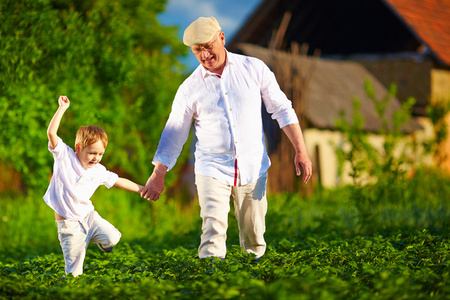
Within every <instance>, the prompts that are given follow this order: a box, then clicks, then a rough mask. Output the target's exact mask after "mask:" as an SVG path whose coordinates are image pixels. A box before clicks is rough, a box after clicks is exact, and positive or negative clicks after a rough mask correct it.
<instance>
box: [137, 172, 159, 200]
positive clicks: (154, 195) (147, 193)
mask: <svg viewBox="0 0 450 300" xmlns="http://www.w3.org/2000/svg"><path fill="white" fill-rule="evenodd" d="M163 190H164V176H160V175H157V174H156V173H155V172H153V173H152V175H151V176H150V177H149V178H148V180H147V183H146V184H145V186H144V188H143V189H142V190H141V197H142V198H145V199H147V200H149V201H156V200H158V199H159V197H160V196H161V193H162V192H163Z"/></svg>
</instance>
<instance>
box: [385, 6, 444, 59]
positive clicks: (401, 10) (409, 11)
mask: <svg viewBox="0 0 450 300" xmlns="http://www.w3.org/2000/svg"><path fill="white" fill-rule="evenodd" d="M385 1H386V2H387V3H389V4H390V5H391V7H392V8H393V9H394V11H396V12H397V13H398V15H399V16H400V17H401V18H402V19H403V20H404V21H405V22H406V23H407V24H408V25H409V26H410V28H411V29H412V30H413V31H414V32H415V34H416V35H417V36H418V37H419V38H420V39H421V40H422V41H424V42H425V43H426V44H427V45H428V47H429V48H430V50H431V51H432V52H434V53H435V54H436V56H437V57H438V58H439V59H440V60H441V61H442V62H443V63H444V64H445V65H447V66H450V0H385Z"/></svg>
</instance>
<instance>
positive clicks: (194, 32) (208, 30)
mask: <svg viewBox="0 0 450 300" xmlns="http://www.w3.org/2000/svg"><path fill="white" fill-rule="evenodd" d="M221 29H222V28H220V25H219V22H217V20H216V19H215V18H214V17H209V18H205V17H200V18H198V19H197V20H195V21H194V22H192V23H191V24H190V25H189V26H188V27H187V28H186V30H185V31H184V35H183V43H184V44H185V45H186V46H192V45H201V44H205V43H207V42H209V41H210V40H211V39H212V38H213V36H214V34H215V33H216V32H217V31H220V30H221Z"/></svg>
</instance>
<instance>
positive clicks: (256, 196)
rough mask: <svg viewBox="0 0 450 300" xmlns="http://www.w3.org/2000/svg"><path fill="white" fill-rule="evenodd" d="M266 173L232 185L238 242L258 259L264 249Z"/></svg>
mask: <svg viewBox="0 0 450 300" xmlns="http://www.w3.org/2000/svg"><path fill="white" fill-rule="evenodd" d="M266 182H267V173H266V174H265V175H263V176H261V177H260V178H259V179H258V180H257V181H256V182H253V183H250V184H247V185H244V186H238V187H233V197H234V206H235V211H234V215H235V216H236V219H237V221H238V226H239V242H240V245H241V247H242V248H243V249H244V250H245V251H246V252H247V253H254V254H255V256H256V258H257V259H259V258H260V257H261V256H263V255H264V253H265V251H266V242H265V241H264V232H265V231H266V223H265V216H266V213H267V198H266Z"/></svg>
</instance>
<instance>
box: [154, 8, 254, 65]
mask: <svg viewBox="0 0 450 300" xmlns="http://www.w3.org/2000/svg"><path fill="white" fill-rule="evenodd" d="M261 2H262V0H168V1H167V5H166V12H164V13H162V14H160V15H159V16H158V19H159V21H160V22H161V24H163V25H170V26H178V27H179V31H178V36H179V37H180V39H181V40H182V39H183V32H184V29H186V27H187V26H189V24H190V23H191V22H193V21H195V20H196V19H197V18H199V17H211V16H212V17H214V18H216V19H217V21H218V22H219V24H220V27H222V31H223V32H224V33H225V37H226V39H227V40H228V41H229V40H231V39H232V38H233V36H234V34H235V33H236V32H237V31H238V30H239V28H240V27H241V26H242V25H243V24H244V23H245V21H246V20H247V17H248V16H250V15H251V14H252V13H253V11H254V10H255V9H256V8H257V7H258V5H259V4H260V3H261ZM182 62H183V63H185V64H186V65H187V66H188V68H189V69H190V70H193V69H194V68H195V67H197V66H198V61H197V59H196V58H195V56H194V55H193V54H192V53H189V55H188V57H186V58H183V59H182Z"/></svg>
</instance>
